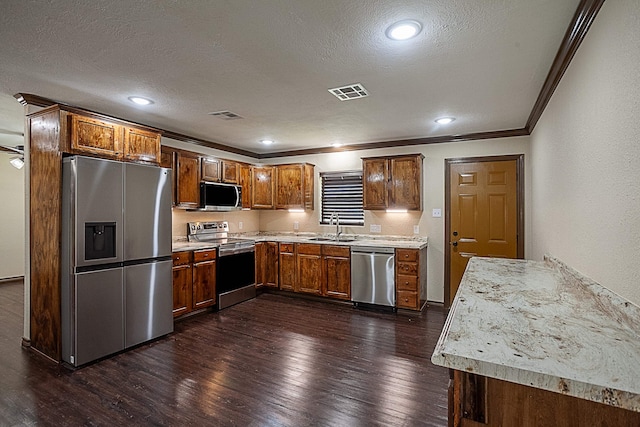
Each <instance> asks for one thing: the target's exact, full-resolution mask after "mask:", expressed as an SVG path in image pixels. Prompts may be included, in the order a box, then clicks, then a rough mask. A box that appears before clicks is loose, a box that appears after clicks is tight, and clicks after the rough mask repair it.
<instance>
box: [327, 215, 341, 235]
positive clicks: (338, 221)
mask: <svg viewBox="0 0 640 427" xmlns="http://www.w3.org/2000/svg"><path fill="white" fill-rule="evenodd" d="M334 217H335V218H336V242H337V241H340V235H341V234H342V231H340V216H339V215H338V214H337V213H336V212H334V213H332V214H331V217H329V225H331V224H333V218H334Z"/></svg>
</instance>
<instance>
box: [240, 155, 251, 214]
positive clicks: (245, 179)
mask: <svg viewBox="0 0 640 427" xmlns="http://www.w3.org/2000/svg"><path fill="white" fill-rule="evenodd" d="M239 170H240V171H239V179H240V182H238V184H240V186H242V208H243V209H250V208H251V207H252V206H251V196H252V194H251V190H252V188H253V184H252V180H251V165H248V164H246V163H241V164H240V166H239Z"/></svg>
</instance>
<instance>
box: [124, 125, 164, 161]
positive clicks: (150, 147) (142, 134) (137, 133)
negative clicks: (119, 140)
mask: <svg viewBox="0 0 640 427" xmlns="http://www.w3.org/2000/svg"><path fill="white" fill-rule="evenodd" d="M124 158H125V159H127V160H132V161H138V162H152V163H158V162H159V160H160V134H159V133H157V132H149V131H145V130H141V129H135V128H128V127H125V128H124Z"/></svg>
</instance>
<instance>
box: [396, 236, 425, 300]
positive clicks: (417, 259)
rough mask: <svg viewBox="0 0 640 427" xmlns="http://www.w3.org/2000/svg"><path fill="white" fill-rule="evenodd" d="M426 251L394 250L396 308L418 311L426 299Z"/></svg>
mask: <svg viewBox="0 0 640 427" xmlns="http://www.w3.org/2000/svg"><path fill="white" fill-rule="evenodd" d="M426 280H427V249H426V248H425V249H422V250H418V249H396V306H397V307H398V308H406V309H410V310H420V309H421V308H422V306H423V305H424V303H425V300H426V298H427V292H426Z"/></svg>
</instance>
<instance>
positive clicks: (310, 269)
mask: <svg viewBox="0 0 640 427" xmlns="http://www.w3.org/2000/svg"><path fill="white" fill-rule="evenodd" d="M321 248H322V247H321V245H317V244H313V243H300V244H298V248H297V254H298V255H297V266H298V275H297V279H298V282H297V284H298V287H297V290H298V291H299V292H306V293H309V294H315V295H322V282H323V278H324V274H323V268H322V255H321V250H322V249H321Z"/></svg>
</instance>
